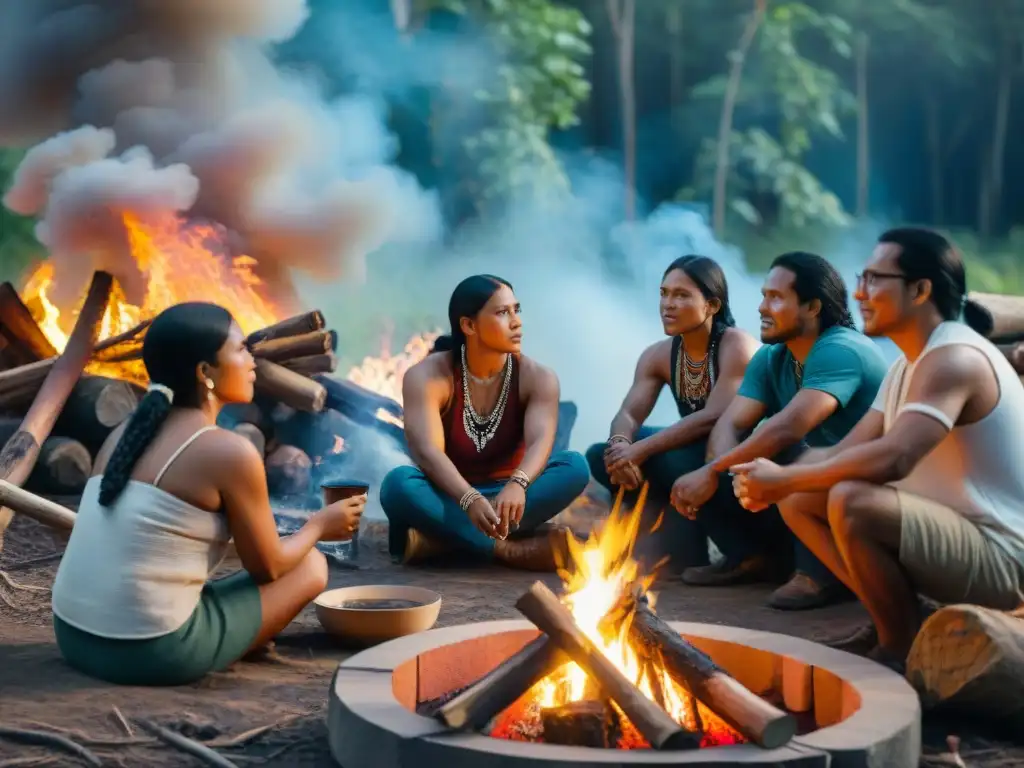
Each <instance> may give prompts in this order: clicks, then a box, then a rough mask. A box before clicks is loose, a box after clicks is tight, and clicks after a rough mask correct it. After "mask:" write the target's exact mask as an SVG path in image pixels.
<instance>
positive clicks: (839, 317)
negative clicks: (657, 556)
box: [672, 252, 886, 610]
mask: <svg viewBox="0 0 1024 768" xmlns="http://www.w3.org/2000/svg"><path fill="white" fill-rule="evenodd" d="M761 293H762V294H763V296H764V298H763V300H762V301H761V306H760V310H759V311H760V314H761V341H763V342H764V343H765V346H764V347H762V348H761V349H760V350H758V352H757V353H756V354H755V355H754V357H753V358H752V359H751V361H750V363H749V364H748V366H747V369H746V372H745V374H744V377H743V383H742V384H741V385H740V389H739V393H738V395H737V396H736V397H735V398H733V400H732V401H731V402H730V404H729V406H728V407H727V408H726V411H725V413H724V414H722V417H721V418H720V419H719V420H718V422H717V423H716V424H715V427H714V429H713V430H712V432H711V436H710V437H709V438H708V454H709V461H708V463H707V464H705V465H704V466H703V467H701V468H700V469H697V470H695V471H693V472H690V473H688V474H686V475H683V476H682V477H680V478H679V479H678V480H676V482H675V485H674V486H673V488H672V503H673V506H675V508H676V509H677V510H678V511H679V512H680V513H681V514H683V515H686V516H695V517H696V518H697V519H698V520H699V521H700V523H701V524H702V526H703V527H704V529H705V530H706V531H707V532H708V534H709V536H710V538H711V539H712V541H714V542H715V544H716V545H717V546H718V548H719V550H721V552H722V554H723V555H724V559H723V560H722V561H721V562H718V563H714V564H712V565H707V566H700V567H693V568H688V569H687V570H686V571H684V572H683V581H684V582H685V583H687V584H690V585H692V586H725V585H728V584H738V583H743V582H749V581H761V580H769V579H771V578H772V577H773V576H778V575H783V576H785V575H787V574H792V575H791V578H790V579H789V581H788V582H787V583H786V584H784V585H783V586H781V587H779V588H778V589H777V590H775V592H774V593H772V596H771V597H770V598H769V601H768V604H769V605H770V606H772V607H773V608H778V609H781V610H806V609H810V608H817V607H821V606H824V605H828V604H830V603H834V602H837V601H839V600H844V599H849V598H851V597H852V596H851V594H850V592H849V591H848V590H847V589H846V588H845V587H844V586H843V585H842V583H841V582H840V581H839V580H838V579H836V577H835V576H833V575H832V573H831V571H830V570H829V569H828V568H827V567H825V565H823V564H822V563H821V562H820V561H819V560H818V559H817V558H816V557H815V556H814V555H813V554H812V553H811V552H810V551H809V550H808V549H807V547H805V546H804V545H803V544H802V543H800V541H798V540H796V539H795V538H794V536H793V534H792V533H791V532H790V531H789V530H788V529H787V528H786V525H785V524H784V523H783V521H782V519H781V518H780V516H779V511H778V510H777V509H775V508H771V509H768V508H767V507H768V506H769V505H767V504H766V505H764V506H762V507H757V508H753V507H750V508H749V511H748V510H744V509H743V508H742V507H741V506H740V504H739V501H738V500H737V498H736V496H735V495H734V494H733V490H732V485H731V482H730V481H729V479H728V477H727V476H726V478H725V482H722V475H723V473H725V472H727V471H728V469H729V468H730V467H731V466H733V465H734V464H741V463H743V462H748V461H751V460H753V459H755V458H758V457H760V456H771V457H776V458H777V459H778V460H780V461H786V460H793V459H795V458H796V457H798V456H799V455H800V454H801V452H802V451H804V450H805V449H807V448H808V447H812V448H814V447H827V446H832V445H835V444H836V443H838V442H839V441H840V440H842V439H843V438H844V437H845V436H846V434H847V432H849V431H850V430H851V429H852V428H853V427H854V425H855V424H856V423H857V422H858V421H859V420H860V418H861V417H862V416H863V415H864V414H865V413H866V412H867V411H868V409H870V407H871V404H872V402H874V399H875V395H876V393H877V391H878V387H879V385H880V384H881V383H882V379H883V378H884V377H885V370H886V365H885V359H884V358H883V357H882V353H881V352H880V351H879V349H878V346H877V345H876V344H875V343H874V342H872V341H871V340H870V339H868V338H866V337H865V336H864V335H863V334H862V333H860V332H859V331H857V330H856V329H855V328H854V327H853V318H852V317H851V315H850V310H849V305H848V299H847V293H846V285H845V283H844V282H843V279H842V277H841V276H840V274H839V272H838V271H837V270H836V269H835V267H833V266H832V265H831V264H829V262H828V261H827V260H825V259H824V258H822V257H821V256H818V255H816V254H812V253H803V252H794V253H786V254H783V255H781V256H779V257H778V258H776V259H775V261H774V262H773V263H772V268H771V270H770V271H769V273H768V276H767V278H766V280H765V283H764V286H763V288H762V290H761ZM759 422H760V424H759ZM755 427H756V429H755ZM752 430H753V431H752ZM712 499H714V501H713V503H708V502H710V501H712ZM750 512H757V513H758V514H750ZM780 569H782V572H781V573H780V572H779V571H780Z"/></svg>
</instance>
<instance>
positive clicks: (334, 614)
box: [314, 585, 441, 645]
mask: <svg viewBox="0 0 1024 768" xmlns="http://www.w3.org/2000/svg"><path fill="white" fill-rule="evenodd" d="M350 600H409V601H412V602H417V603H421V605H416V606H412V607H409V608H346V607H343V605H344V603H346V602H348V601H350ZM314 605H315V606H316V617H317V619H319V621H320V625H321V626H322V627H323V628H324V629H325V630H327V632H328V633H330V634H332V635H334V636H335V637H339V638H342V639H343V640H347V641H349V642H354V643H359V644H361V645H374V644H376V643H382V642H384V641H385V640H393V639H395V638H396V637H403V636H404V635H412V634H415V633H416V632H425V631H426V630H428V629H430V628H431V627H432V626H434V623H435V622H436V621H437V616H438V614H439V613H440V612H441V595H439V594H438V593H437V592H433V591H431V590H429V589H424V588H423V587H403V586H393V585H378V586H364V587H341V588H340V589H329V590H327V591H326V592H324V593H322V594H321V595H320V596H319V597H318V598H317V599H316V600H315V601H314Z"/></svg>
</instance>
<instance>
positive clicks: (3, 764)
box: [0, 755, 60, 768]
mask: <svg viewBox="0 0 1024 768" xmlns="http://www.w3.org/2000/svg"><path fill="white" fill-rule="evenodd" d="M59 759H60V758H58V757H54V756H53V755H46V756H45V757H12V758H11V759H10V760H0V768H30V766H32V768H34V767H35V766H39V765H52V764H53V763H56V762H57V761H58V760H59Z"/></svg>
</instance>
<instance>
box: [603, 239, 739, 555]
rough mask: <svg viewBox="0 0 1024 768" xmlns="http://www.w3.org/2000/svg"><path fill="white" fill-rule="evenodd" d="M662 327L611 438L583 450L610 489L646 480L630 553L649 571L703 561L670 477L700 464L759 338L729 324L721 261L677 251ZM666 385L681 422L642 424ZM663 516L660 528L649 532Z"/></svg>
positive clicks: (701, 536)
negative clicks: (674, 503) (672, 498)
mask: <svg viewBox="0 0 1024 768" xmlns="http://www.w3.org/2000/svg"><path fill="white" fill-rule="evenodd" d="M660 311H661V323H662V327H663V328H664V329H665V335H666V336H669V337H671V338H668V339H665V340H664V341H659V342H657V343H655V344H652V345H651V346H650V347H648V348H647V349H646V350H644V352H643V354H641V355H640V361H639V362H638V363H637V366H636V374H635V376H634V379H633V385H632V386H631V387H630V388H629V392H627V393H626V398H625V400H623V402H622V407H621V408H620V409H619V412H618V413H617V414H616V415H615V418H614V419H612V425H611V430H610V432H611V436H610V437H609V438H608V440H607V442H604V443H598V444H596V445H593V446H591V447H590V449H589V450H588V451H587V462H588V464H589V465H590V471H591V473H592V474H593V475H594V479H595V480H597V481H598V482H599V483H601V485H603V486H605V487H606V488H608V489H609V490H611V491H612V492H613V493H614V492H615V490H616V489H615V486H624V487H625V488H626V489H627V490H633V489H635V488H637V487H639V486H640V485H641V484H642V483H643V481H644V480H645V479H646V480H647V481H648V482H649V483H650V492H649V493H650V496H649V497H648V498H649V502H648V507H647V509H646V510H645V511H644V515H645V522H644V525H643V527H642V529H641V534H640V535H641V540H640V541H638V542H637V545H636V555H637V557H638V558H639V559H640V560H641V561H642V562H643V563H644V564H645V565H646V566H647V567H651V566H653V565H654V564H655V563H656V562H658V561H659V560H661V559H662V558H663V557H668V558H669V562H668V564H667V566H666V570H667V571H668V572H671V573H679V572H681V571H682V570H684V569H686V568H689V567H692V566H696V565H707V563H708V536H707V533H706V532H705V531H704V530H702V528H701V526H700V524H699V523H697V522H694V521H692V520H688V519H686V518H685V517H683V516H682V515H679V514H677V513H676V512H675V510H674V509H673V508H672V507H671V505H670V504H669V494H670V493H671V491H672V484H673V483H674V482H675V481H676V478H678V477H680V476H682V475H685V474H686V473H688V472H690V471H691V470H693V469H696V468H697V467H702V466H704V461H705V455H704V454H705V449H706V439H707V436H708V435H709V434H710V432H711V428H712V427H713V426H714V425H715V422H716V421H717V420H718V417H719V416H721V415H722V413H723V411H725V407H726V406H727V405H728V404H729V401H730V400H732V398H733V397H734V396H735V394H736V391H737V390H738V389H739V386H740V382H741V381H742V380H743V373H744V371H746V368H747V363H748V362H750V358H751V357H753V355H754V352H756V351H757V348H758V346H759V345H758V343H757V341H756V340H755V339H754V338H753V337H752V336H750V335H749V334H747V333H745V332H744V331H741V330H740V329H738V328H736V327H735V324H736V323H735V321H734V320H733V317H732V311H731V310H730V309H729V287H728V285H727V283H726V280H725V273H724V272H722V268H721V267H720V266H718V264H717V263H716V262H715V261H713V260H712V259H709V258H707V257H704V256H682V257H680V258H678V259H676V260H675V261H673V262H672V263H671V264H670V265H669V266H668V269H666V270H665V274H664V277H663V278H662V281H661V304H660ZM666 385H667V386H668V388H669V391H670V392H671V393H672V397H673V399H674V400H675V401H676V407H677V408H678V410H679V416H680V420H679V421H677V422H676V423H675V424H673V425H672V426H671V427H668V428H664V429H662V428H658V427H648V426H641V425H642V424H643V423H644V422H645V421H646V420H647V418H648V417H649V416H650V415H651V411H652V410H653V409H654V405H655V403H657V401H658V396H659V395H660V394H661V391H662V388H663V387H665V386H666ZM663 512H664V516H663V517H662V519H661V524H660V525H658V526H657V527H656V530H654V531H652V530H651V529H652V527H654V524H655V523H656V522H657V520H658V518H659V516H661V515H662V513H663Z"/></svg>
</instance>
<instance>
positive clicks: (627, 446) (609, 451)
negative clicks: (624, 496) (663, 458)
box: [604, 439, 647, 491]
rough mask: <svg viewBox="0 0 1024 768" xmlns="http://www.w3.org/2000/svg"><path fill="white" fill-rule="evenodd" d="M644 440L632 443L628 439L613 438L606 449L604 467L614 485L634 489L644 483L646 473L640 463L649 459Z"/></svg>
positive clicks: (629, 489)
mask: <svg viewBox="0 0 1024 768" xmlns="http://www.w3.org/2000/svg"><path fill="white" fill-rule="evenodd" d="M641 442H642V441H639V442H636V443H631V442H628V441H627V440H622V439H620V440H613V441H611V442H610V443H608V445H607V446H605V449H604V468H605V469H606V470H607V471H608V478H609V479H610V480H611V482H612V485H621V486H622V487H623V488H625V489H626V490H627V491H634V490H636V489H637V488H639V487H640V486H641V485H643V482H644V473H643V472H642V471H641V470H640V465H641V464H643V463H644V461H646V460H647V456H646V455H645V453H644V449H643V446H642V445H641V444H640V443H641Z"/></svg>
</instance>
